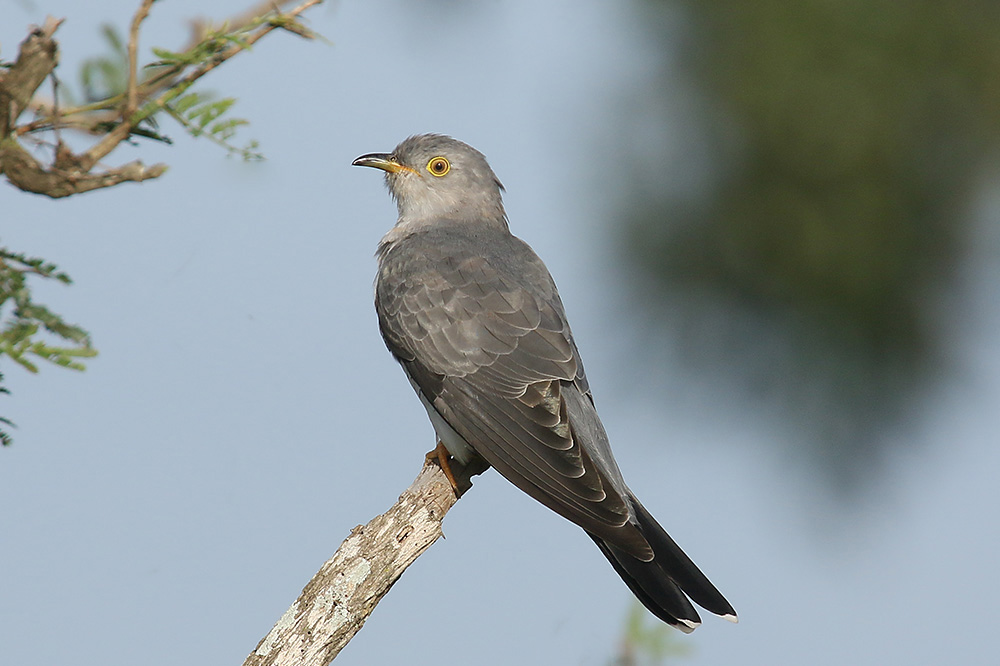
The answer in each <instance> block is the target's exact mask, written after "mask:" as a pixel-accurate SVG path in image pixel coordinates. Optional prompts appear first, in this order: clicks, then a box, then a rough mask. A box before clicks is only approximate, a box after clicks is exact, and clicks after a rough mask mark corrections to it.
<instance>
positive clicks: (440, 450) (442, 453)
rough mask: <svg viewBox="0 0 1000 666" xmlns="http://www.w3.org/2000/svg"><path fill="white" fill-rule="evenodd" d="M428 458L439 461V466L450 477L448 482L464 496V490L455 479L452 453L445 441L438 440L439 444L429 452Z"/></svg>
mask: <svg viewBox="0 0 1000 666" xmlns="http://www.w3.org/2000/svg"><path fill="white" fill-rule="evenodd" d="M425 459H426V460H434V461H436V462H437V464H438V467H440V468H441V471H442V472H444V475H445V476H446V477H448V483H450V484H451V487H452V490H454V491H455V494H456V495H458V496H459V497H461V496H462V492H464V490H462V489H460V487H459V485H458V481H456V480H455V474H454V472H452V471H451V460H452V458H451V454H450V453H448V449H447V448H446V447H445V445H444V442H441V441H438V443H437V446H436V447H434V449H433V450H431V451H428V452H427V456H426V457H425Z"/></svg>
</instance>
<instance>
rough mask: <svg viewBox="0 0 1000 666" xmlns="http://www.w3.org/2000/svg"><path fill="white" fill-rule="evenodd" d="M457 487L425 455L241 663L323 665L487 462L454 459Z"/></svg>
mask: <svg viewBox="0 0 1000 666" xmlns="http://www.w3.org/2000/svg"><path fill="white" fill-rule="evenodd" d="M451 469H452V471H453V472H454V473H455V479H456V481H457V482H458V484H459V492H458V493H456V491H455V490H454V489H453V488H452V486H451V483H450V482H449V481H448V479H447V477H446V476H445V474H444V472H443V471H442V470H441V468H440V466H439V465H438V464H437V462H436V461H433V460H430V459H428V461H427V462H425V463H424V467H423V469H421V470H420V474H419V475H417V478H416V480H414V482H413V484H412V485H410V487H409V488H407V489H406V490H405V491H404V492H403V494H402V495H400V496H399V501H397V502H396V503H395V504H394V505H393V506H392V508H390V509H389V510H388V511H386V512H385V513H383V514H382V515H380V516H377V517H376V518H374V519H373V520H372V521H371V522H369V523H368V524H367V525H364V526H361V525H359V526H357V527H355V528H354V529H353V530H352V531H351V535H350V536H349V537H347V539H346V540H345V541H344V542H343V543H342V544H341V545H340V548H338V549H337V552H336V553H335V554H334V555H333V557H332V558H331V559H329V560H328V561H327V562H326V563H325V564H324V565H323V566H322V567H321V568H320V570H319V571H318V572H317V573H316V575H315V576H313V577H312V580H310V581H309V583H308V584H306V586H305V588H304V589H303V590H302V594H300V595H299V598H298V599H296V600H295V603H293V604H292V605H291V607H290V608H289V609H288V610H287V611H285V614H284V615H282V616H281V619H280V620H278V622H277V623H276V624H275V625H274V627H273V628H272V629H271V631H270V632H268V634H267V635H266V636H265V637H264V638H263V639H261V641H260V643H258V644H257V648H256V649H255V650H254V651H253V652H252V653H250V656H249V657H247V659H246V661H244V662H243V664H244V666H291V665H292V664H294V665H296V666H326V665H327V664H329V663H330V662H331V661H333V659H334V657H336V656H337V654H338V653H339V652H340V651H341V649H343V647H344V646H345V645H347V643H348V642H349V641H350V640H351V639H352V638H354V635H355V634H357V633H358V631H359V630H360V629H361V627H362V626H364V623H365V621H366V620H367V619H368V616H369V615H371V613H372V611H373V610H375V606H376V605H377V604H378V602H379V601H381V599H382V597H384V596H385V595H386V594H387V593H388V592H389V589H390V588H391V587H392V585H393V583H395V582H396V581H397V580H398V579H399V577H400V576H401V575H402V574H403V572H404V571H405V570H406V568H407V567H409V566H410V565H411V564H413V562H414V561H416V559H417V558H418V557H419V556H420V555H421V553H423V552H424V551H425V550H427V549H428V548H429V547H430V545H431V544H433V543H434V542H435V541H437V540H438V537H440V536H442V531H441V521H442V520H443V519H444V516H445V514H447V513H448V510H449V509H451V507H452V506H454V504H455V502H457V501H458V498H459V496H460V495H461V494H462V493H464V492H465V490H467V489H468V488H470V487H471V486H472V483H471V481H470V478H471V476H473V475H475V474H479V473H481V472H482V471H484V470H485V469H486V467H485V466H484V465H477V466H474V467H473V466H471V465H470V467H469V468H463V467H461V466H460V465H458V463H457V462H455V461H451Z"/></svg>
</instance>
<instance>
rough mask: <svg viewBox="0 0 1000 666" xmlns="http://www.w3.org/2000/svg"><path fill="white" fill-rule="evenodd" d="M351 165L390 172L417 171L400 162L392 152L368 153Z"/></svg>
mask: <svg viewBox="0 0 1000 666" xmlns="http://www.w3.org/2000/svg"><path fill="white" fill-rule="evenodd" d="M351 166H366V167H375V168H376V169H382V171H387V172H389V173H399V172H401V171H409V172H411V173H417V172H416V171H414V170H413V169H411V168H410V167H408V166H406V165H403V164H400V163H399V160H397V159H396V156H395V155H392V154H390V153H368V154H367V155H362V156H361V157H359V158H358V159H356V160H354V161H353V162H351Z"/></svg>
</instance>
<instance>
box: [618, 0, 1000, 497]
mask: <svg viewBox="0 0 1000 666" xmlns="http://www.w3.org/2000/svg"><path fill="white" fill-rule="evenodd" d="M647 4H648V6H649V8H650V11H651V12H659V11H664V12H670V16H675V15H676V14H677V9H676V6H677V5H678V4H680V5H682V6H683V10H682V12H681V13H682V14H683V15H684V16H685V18H686V20H687V21H689V23H686V24H685V25H686V26H688V28H689V29H687V30H686V31H685V39H684V40H681V44H680V46H681V47H682V48H687V49H688V52H687V53H686V54H685V55H686V57H678V54H677V48H678V45H679V44H678V40H677V38H676V36H677V32H676V30H674V29H666V30H662V29H660V28H659V27H658V26H673V25H674V24H673V22H672V21H669V20H666V21H663V20H656V21H654V20H649V21H646V25H648V26H650V29H652V30H658V31H659V37H660V38H661V40H662V46H663V48H662V53H663V61H664V63H669V64H666V65H665V66H664V67H663V68H662V71H664V72H676V69H675V67H676V63H681V66H682V67H685V68H686V69H687V70H688V71H687V74H688V76H689V78H690V81H691V82H692V84H693V85H694V86H696V87H697V89H698V95H697V97H696V98H694V97H692V98H691V105H690V108H692V109H697V110H698V111H696V112H695V111H692V112H690V113H689V115H688V117H687V120H688V124H687V125H683V126H676V125H675V124H674V123H676V121H677V115H676V111H677V109H679V108H680V109H683V108H685V104H683V103H680V104H679V103H678V98H679V97H680V96H681V95H683V94H684V86H678V85H677V82H676V79H674V78H672V77H671V78H669V79H665V80H663V81H662V82H660V83H659V85H657V82H656V81H652V82H651V81H643V88H642V90H641V96H642V99H644V100H650V102H649V103H650V104H655V105H656V107H655V108H654V109H651V110H652V112H653V113H654V114H655V113H661V114H662V123H663V126H664V127H667V128H669V132H666V134H669V135H670V136H671V137H684V139H683V141H684V145H689V146H693V149H689V150H687V152H686V154H684V155H680V154H679V153H678V154H677V159H676V162H677V169H678V171H680V170H683V171H684V174H683V175H684V177H683V178H680V179H678V178H675V177H673V174H664V172H663V170H662V168H661V166H662V164H663V151H662V150H658V148H659V146H655V147H651V148H650V149H649V156H648V157H646V158H645V159H636V156H635V155H630V156H629V159H630V160H631V163H633V164H637V165H638V168H637V169H636V172H635V173H634V174H630V175H629V177H628V178H627V179H623V180H625V182H626V187H628V188H629V191H627V192H625V193H624V194H623V197H622V199H621V201H622V203H623V205H622V210H623V215H624V216H627V217H628V218H629V219H628V221H627V223H626V224H623V225H621V228H623V229H627V233H628V238H627V242H628V255H627V256H628V261H629V265H630V266H639V267H640V268H641V269H642V279H641V280H637V281H636V289H637V290H638V289H642V290H643V291H642V293H641V295H640V296H639V297H638V299H637V300H638V301H639V302H640V303H641V304H642V308H643V311H644V312H652V313H655V315H657V316H654V317H652V318H651V320H652V321H651V322H650V323H652V324H653V327H655V328H653V329H652V332H653V334H654V335H658V336H659V335H663V334H666V335H665V336H664V337H667V336H669V337H671V338H672V340H662V341H660V342H661V344H664V345H669V344H674V345H676V346H677V347H678V348H679V353H678V354H677V357H678V358H681V359H683V360H684V362H685V363H688V364H690V365H691V367H692V369H693V370H694V371H695V372H697V373H698V374H700V375H702V376H703V377H704V376H708V375H711V374H715V375H717V377H718V378H719V379H722V380H723V381H726V380H728V382H727V383H728V384H729V385H730V386H731V387H732V389H733V390H734V391H735V392H736V393H737V394H738V395H745V396H746V397H747V398H748V399H749V400H750V401H752V402H753V403H754V406H755V407H764V408H773V409H774V410H775V412H776V413H775V414H773V416H774V417H775V420H776V421H780V423H781V428H783V429H784V428H787V427H788V426H792V427H796V428H797V429H799V432H797V433H795V434H794V435H793V437H794V439H795V440H796V441H797V443H796V449H795V457H796V458H800V459H804V460H806V461H807V462H809V463H811V464H812V465H813V466H814V467H815V468H816V469H817V470H819V471H821V472H823V474H824V475H825V476H826V477H827V478H828V479H829V480H830V481H831V482H833V486H832V487H833V488H834V489H836V490H839V491H841V492H851V493H855V492H856V491H857V490H860V489H863V488H864V487H865V485H864V483H863V482H867V481H868V480H869V479H872V480H874V477H873V476H872V475H873V472H877V471H878V470H879V465H880V464H881V463H883V462H884V461H886V460H888V459H890V457H889V456H887V455H885V453H884V449H885V448H887V447H888V446H894V445H903V446H905V445H906V442H907V441H908V440H909V438H905V437H898V436H895V435H890V436H886V435H887V434H888V433H889V432H892V429H893V428H894V427H896V426H898V425H899V424H901V423H905V422H906V420H907V419H910V418H912V415H913V414H914V413H917V410H916V409H915V407H916V406H917V405H918V404H919V403H918V401H920V400H922V399H924V398H925V397H926V396H927V395H929V394H930V393H931V392H932V386H933V384H934V383H935V382H936V381H937V380H938V379H939V377H940V376H941V375H942V371H943V370H944V366H943V364H944V363H947V362H948V358H947V357H948V354H947V350H946V341H945V338H944V335H943V333H944V331H945V330H946V329H947V327H946V326H942V325H941V322H940V319H939V318H940V317H941V315H942V313H941V308H940V306H941V305H942V304H943V303H947V302H948V301H949V300H950V299H952V298H953V296H954V294H953V293H950V292H951V289H952V287H953V286H954V276H955V274H956V272H957V271H956V267H957V265H958V263H959V262H960V261H962V260H963V251H964V247H965V245H966V243H967V242H968V234H969V230H970V225H969V221H970V215H969V213H970V209H971V208H972V206H973V205H974V199H973V196H971V195H973V194H974V193H975V192H976V189H977V188H978V187H981V186H982V183H983V182H985V181H984V173H985V172H984V171H983V167H984V165H987V166H988V165H989V164H990V161H991V160H993V159H994V157H993V156H994V155H995V154H996V151H997V147H998V143H1000V113H998V110H1000V106H998V105H997V104H996V98H997V95H996V90H997V88H996V86H995V85H994V80H995V73H996V71H997V66H996V65H997V62H998V61H1000V33H998V32H997V31H996V30H994V29H992V28H993V26H995V25H996V22H997V20H998V19H1000V5H998V4H996V3H982V2H976V1H975V0H957V1H956V2H952V3H947V9H945V7H944V5H942V3H940V2H935V1H934V0H913V1H911V2H906V3H901V2H897V1H894V0H843V1H841V2H828V1H826V0H801V1H798V2H739V1H737V0H648V2H647ZM657 15H659V14H657ZM641 127H642V128H643V131H646V126H645V125H641ZM652 134H655V133H648V132H647V134H643V135H642V137H641V138H640V137H638V136H637V137H636V142H635V143H626V144H625V145H629V146H635V145H639V143H638V142H639V141H645V142H646V143H645V144H644V145H651V144H650V142H649V141H647V140H646V137H647V136H649V135H652ZM675 145H676V144H675ZM640 152H641V151H640ZM679 183H683V185H680V184H679ZM658 315H662V316H658ZM672 370H673V368H672Z"/></svg>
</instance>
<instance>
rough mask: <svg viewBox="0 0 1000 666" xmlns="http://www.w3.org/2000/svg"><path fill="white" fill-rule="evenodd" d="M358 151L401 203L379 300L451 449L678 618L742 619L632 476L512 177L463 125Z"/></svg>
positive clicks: (383, 253)
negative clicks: (515, 206)
mask: <svg viewBox="0 0 1000 666" xmlns="http://www.w3.org/2000/svg"><path fill="white" fill-rule="evenodd" d="M352 164H353V165H354V166H363V167H373V168H375V169H380V170H382V171H384V172H385V182H386V185H387V186H388V189H389V192H390V194H391V195H392V198H393V199H394V200H395V203H396V207H397V210H398V218H397V220H396V223H395V224H394V225H393V226H392V227H391V229H390V230H389V231H388V233H386V234H385V236H384V237H383V238H382V240H381V241H380V242H379V245H378V249H377V251H376V257H377V259H378V270H377V277H376V280H375V310H376V312H377V315H378V324H379V330H380V332H381V334H382V337H383V339H384V341H385V344H386V346H387V347H388V348H389V351H390V352H391V353H392V355H393V356H394V357H395V359H396V360H397V361H398V362H399V364H400V365H401V366H402V368H403V371H404V372H405V374H406V377H407V378H408V379H409V381H410V384H411V385H412V386H413V389H414V390H415V391H416V393H417V395H418V396H419V399H420V401H421V403H422V404H423V407H424V408H425V409H426V411H427V414H428V417H429V418H430V421H431V423H432V425H433V426H434V430H435V433H436V435H437V438H438V451H439V452H441V453H444V454H445V456H451V457H452V458H454V459H455V460H456V461H458V463H460V464H462V465H469V464H471V463H473V462H475V461H479V462H484V463H488V465H489V466H492V467H493V468H495V469H496V470H497V471H498V472H499V473H500V474H501V475H502V476H503V477H505V478H506V479H507V480H508V481H510V482H511V483H512V484H514V485H515V486H516V487H517V488H519V489H520V490H522V491H524V492H525V493H527V494H528V495H530V496H531V497H533V498H534V499H536V500H538V501H539V502H541V503H542V504H543V505H545V506H547V507H548V508H549V509H551V510H553V511H555V512H556V513H557V514H559V515H561V516H563V517H564V518H566V519H568V520H570V521H572V522H573V523H575V524H577V525H578V526H580V527H582V528H583V530H584V531H585V532H586V533H587V534H588V535H589V536H590V538H591V539H593V541H594V542H595V543H596V544H597V547H598V548H600V550H601V552H602V553H603V554H604V556H605V557H606V558H607V559H608V561H609V562H610V563H611V566H612V567H614V569H615V571H616V572H617V573H618V575H619V576H621V578H622V580H623V581H624V582H625V584H626V585H627V586H628V587H629V589H630V590H631V591H632V593H633V594H634V595H635V596H636V597H637V598H638V600H639V601H640V602H641V603H642V604H643V605H644V606H645V607H646V608H647V609H648V610H649V611H650V612H651V613H652V614H653V615H655V616H656V617H658V618H659V619H660V620H662V621H663V622H665V623H667V624H668V625H670V626H672V627H675V628H677V629H679V630H681V631H683V632H685V633H690V632H691V631H694V629H695V628H696V627H698V626H699V625H700V624H701V618H700V616H699V615H698V612H697V610H696V609H695V608H694V605H693V604H692V601H693V602H694V603H696V604H698V605H699V606H701V607H702V608H704V609H705V610H707V611H709V612H711V613H714V614H715V615H718V616H721V617H723V618H725V619H727V620H730V621H732V622H736V621H737V616H736V611H735V610H733V607H732V605H730V603H729V602H728V601H727V600H726V598H725V597H724V596H723V595H722V594H721V593H720V592H719V591H718V589H716V587H715V586H714V585H713V584H712V583H711V582H710V581H709V579H708V578H707V577H706V576H705V574H703V573H702V572H701V570H700V569H699V568H698V567H697V566H696V565H695V564H694V562H693V561H692V560H691V559H690V558H689V557H688V556H687V555H686V554H685V553H684V551H683V550H681V548H680V547H679V546H678V545H677V544H676V543H675V542H674V540H673V539H672V538H671V537H670V536H669V535H668V534H667V532H666V531H665V530H664V529H663V528H662V527H661V526H660V525H659V523H657V522H656V519H654V518H653V516H652V515H651V514H650V513H649V511H647V510H646V508H645V507H643V505H642V504H641V503H640V502H639V500H638V499H636V497H635V495H634V494H633V493H632V491H631V490H630V489H629V487H628V486H627V485H626V484H625V480H624V478H623V477H622V473H621V471H620V470H619V468H618V464H617V463H616V462H615V458H614V455H613V454H612V452H611V447H610V444H609V441H608V435H607V433H606V432H605V429H604V426H603V425H602V423H601V419H600V418H599V417H598V415H597V409H596V407H595V405H594V398H593V395H592V394H591V390H590V385H589V384H588V381H587V376H586V374H585V373H584V369H583V363H582V361H581V359H580V352H579V351H578V350H577V345H576V342H575V341H574V338H573V334H572V332H571V331H570V326H569V322H568V321H567V318H566V312H565V309H564V307H563V304H562V300H561V299H560V297H559V292H558V290H557V289H556V285H555V282H554V281H553V279H552V276H551V275H550V274H549V271H548V269H547V268H546V266H545V264H544V263H542V260H541V259H540V258H539V257H538V255H537V254H535V252H534V251H533V250H532V249H531V247H529V246H528V244H527V243H525V242H524V241H522V240H520V239H519V238H517V237H516V236H514V235H513V234H512V233H511V232H510V229H509V225H508V220H507V215H506V212H505V210H504V205H503V193H504V187H503V185H502V184H501V183H500V180H499V179H498V178H497V176H496V174H495V173H494V172H493V169H492V168H491V167H490V165H489V163H488V162H487V161H486V157H485V156H484V155H483V154H482V153H480V152H479V151H478V150H476V149H475V148H473V147H472V146H469V145H468V144H465V143H463V142H461V141H459V140H457V139H454V138H452V137H450V136H446V135H443V134H417V135H414V136H410V137H409V138H407V139H405V140H404V141H403V142H401V143H400V144H399V145H397V146H396V148H395V149H394V150H393V151H392V152H391V153H369V154H366V155H362V156H360V157H358V158H357V159H355V160H354V161H353V163H352ZM442 447H443V448H442ZM445 452H446V453H445ZM432 453H433V452H432ZM428 455H429V456H430V455H431V454H428ZM482 469H486V465H485V464H484V465H483V468H482ZM452 483H453V485H454V479H453V478H452Z"/></svg>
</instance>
